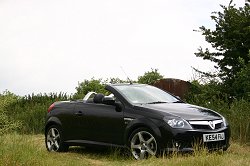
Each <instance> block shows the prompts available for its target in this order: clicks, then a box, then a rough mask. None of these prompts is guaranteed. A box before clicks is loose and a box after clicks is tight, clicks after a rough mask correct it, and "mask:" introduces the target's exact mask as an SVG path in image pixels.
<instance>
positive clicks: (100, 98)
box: [93, 93, 104, 103]
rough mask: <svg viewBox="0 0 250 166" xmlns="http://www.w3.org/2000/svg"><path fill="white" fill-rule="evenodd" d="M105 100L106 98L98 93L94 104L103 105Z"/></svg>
mask: <svg viewBox="0 0 250 166" xmlns="http://www.w3.org/2000/svg"><path fill="white" fill-rule="evenodd" d="M103 98H104V95H103V94H102V93H97V94H96V95H95V96H94V99H93V100H94V103H102V101H103Z"/></svg>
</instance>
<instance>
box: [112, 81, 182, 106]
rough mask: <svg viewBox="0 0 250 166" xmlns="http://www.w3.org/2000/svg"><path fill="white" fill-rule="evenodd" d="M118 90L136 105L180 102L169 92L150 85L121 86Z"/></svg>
mask: <svg viewBox="0 0 250 166" xmlns="http://www.w3.org/2000/svg"><path fill="white" fill-rule="evenodd" d="M116 88H117V89H118V91H119V92H120V93H121V94H123V96H124V97H125V98H126V99H127V100H129V101H130V102H131V103H134V104H157V103H176V102H180V100H178V99H177V98H175V97H173V96H172V95H170V94H168V93H167V92H165V91H163V90H161V89H158V88H156V87H153V86H150V85H120V86H116Z"/></svg>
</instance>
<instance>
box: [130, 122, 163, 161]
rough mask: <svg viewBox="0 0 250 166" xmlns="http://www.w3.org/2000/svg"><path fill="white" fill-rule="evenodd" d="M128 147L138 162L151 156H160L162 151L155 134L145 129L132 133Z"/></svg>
mask: <svg viewBox="0 0 250 166" xmlns="http://www.w3.org/2000/svg"><path fill="white" fill-rule="evenodd" d="M128 145H129V148H130V151H131V153H132V155H133V157H134V158H135V159H136V160H143V159H147V158H148V157H149V156H156V157H157V156H158V155H159V152H160V149H159V145H158V141H157V138H156V137H155V134H154V133H153V132H152V131H151V130H149V129H147V128H144V127H141V128H138V129H136V130H134V131H133V132H132V134H131V135H130V137H129V140H128Z"/></svg>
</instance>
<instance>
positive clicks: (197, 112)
mask: <svg viewBox="0 0 250 166" xmlns="http://www.w3.org/2000/svg"><path fill="white" fill-rule="evenodd" d="M106 90H107V91H109V92H110V94H109V95H108V96H104V95H103V94H100V93H95V92H89V93H88V94H87V95H86V96H85V97H84V99H83V100H78V101H62V102H55V103H53V104H52V105H51V106H50V107H49V109H48V114H47V117H46V124H45V143H46V148H47V150H48V151H66V150H68V148H69V146H90V145H102V146H115V147H128V148H129V149H130V150H131V153H132V155H133V156H134V158H135V159H144V158H147V157H148V156H151V155H159V154H160V153H161V152H163V151H167V152H171V151H193V150H194V147H195V146H197V145H198V146H202V147H205V148H207V149H208V150H217V149H223V150H227V148H228V147H229V137H230V129H229V125H228V123H227V121H226V119H225V118H224V117H223V116H222V115H220V114H219V113H216V112H215V111H212V110H210V109H207V108H203V107H199V106H195V105H191V104H187V103H185V102H183V101H181V100H180V99H178V98H177V97H175V96H173V95H171V94H169V93H167V92H165V91H163V90H160V89H158V88H156V87H153V86H150V85H144V84H113V85H107V86H106Z"/></svg>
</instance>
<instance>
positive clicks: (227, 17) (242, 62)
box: [195, 1, 250, 98]
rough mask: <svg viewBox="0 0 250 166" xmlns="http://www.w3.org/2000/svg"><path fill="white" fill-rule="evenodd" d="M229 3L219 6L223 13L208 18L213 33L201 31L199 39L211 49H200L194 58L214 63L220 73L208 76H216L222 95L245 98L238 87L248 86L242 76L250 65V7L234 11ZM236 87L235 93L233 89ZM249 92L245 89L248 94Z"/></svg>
mask: <svg viewBox="0 0 250 166" xmlns="http://www.w3.org/2000/svg"><path fill="white" fill-rule="evenodd" d="M231 3H232V1H231V2H230V4H229V6H228V7H226V6H222V5H221V7H222V9H223V12H213V15H212V16H211V18H212V20H213V21H214V22H215V23H216V28H215V30H211V29H208V28H205V27H204V26H201V27H200V31H201V32H202V35H204V36H205V39H206V41H207V42H208V43H210V44H211V46H212V47H213V49H212V51H211V50H209V49H208V48H206V49H205V50H204V49H203V48H201V47H200V48H199V49H198V52H197V53H195V55H196V56H197V57H202V58H203V59H204V60H209V61H212V62H214V63H215V67H216V68H217V69H218V72H219V73H218V74H217V75H210V76H219V78H220V79H221V80H222V82H223V84H224V91H225V92H226V93H228V94H230V95H231V96H236V97H237V98H240V97H242V96H244V95H243V94H244V92H245V91H246V89H243V87H242V86H241V84H238V83H240V82H241V81H244V83H243V84H246V85H247V86H248V87H249V86H250V85H249V84H250V80H249V79H244V78H243V77H244V75H242V74H244V70H247V71H248V70H249V62H250V55H249V50H250V6H249V5H245V6H244V7H240V8H239V9H237V8H236V7H235V5H231ZM246 68H248V69H246ZM242 72H243V73H242ZM245 74H247V73H246V72H245ZM238 79H239V80H238ZM235 87H236V90H237V91H236V90H235V89H233V88H235ZM249 90H250V89H247V92H248V93H249Z"/></svg>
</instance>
